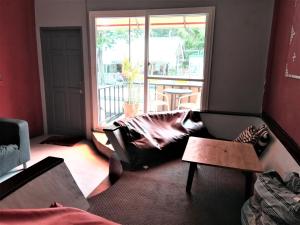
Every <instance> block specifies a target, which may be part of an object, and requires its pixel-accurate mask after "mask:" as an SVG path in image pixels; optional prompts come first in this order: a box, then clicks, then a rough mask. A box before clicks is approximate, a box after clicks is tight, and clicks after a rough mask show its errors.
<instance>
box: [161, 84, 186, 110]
mask: <svg viewBox="0 0 300 225" xmlns="http://www.w3.org/2000/svg"><path fill="white" fill-rule="evenodd" d="M164 93H165V94H170V95H171V107H170V108H171V110H174V109H175V108H176V97H177V95H183V94H191V93H192V90H190V89H181V88H167V89H165V90H164Z"/></svg>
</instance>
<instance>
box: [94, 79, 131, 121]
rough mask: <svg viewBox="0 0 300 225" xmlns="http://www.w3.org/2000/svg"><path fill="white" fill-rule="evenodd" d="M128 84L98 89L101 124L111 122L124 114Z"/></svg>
mask: <svg viewBox="0 0 300 225" xmlns="http://www.w3.org/2000/svg"><path fill="white" fill-rule="evenodd" d="M126 87H127V84H126V83H125V84H117V85H105V86H100V87H99V88H98V105H99V122H100V123H101V122H102V123H103V122H106V123H108V122H110V121H112V120H115V119H117V118H118V117H120V116H121V115H122V114H123V113H124V110H123V102H124V100H125V88H126Z"/></svg>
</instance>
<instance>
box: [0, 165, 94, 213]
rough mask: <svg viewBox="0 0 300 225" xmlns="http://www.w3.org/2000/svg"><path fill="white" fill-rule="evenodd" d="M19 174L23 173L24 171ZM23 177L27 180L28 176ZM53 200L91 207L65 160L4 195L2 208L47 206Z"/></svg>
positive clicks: (86, 207)
mask: <svg viewBox="0 0 300 225" xmlns="http://www.w3.org/2000/svg"><path fill="white" fill-rule="evenodd" d="M33 167H34V166H33ZM27 170H30V167H29V168H28V169H27ZM25 171H26V170H25ZM25 171H24V172H25ZM18 175H22V172H21V173H20V174H18ZM10 179H13V177H12V178H10ZM23 179H24V180H27V178H26V176H24V177H23ZM53 202H58V203H61V204H62V205H64V206H69V207H76V208H80V209H83V210H86V209H88V208H89V204H88V202H87V200H86V199H85V198H84V196H83V194H82V192H81V191H80V189H79V187H78V186H77V184H76V182H75V181H74V179H73V177H72V175H71V173H70V171H69V169H68V168H67V166H66V165H65V163H64V162H62V163H60V164H58V165H56V166H55V167H53V168H51V169H50V170H47V171H46V172H44V173H42V174H39V176H37V177H35V178H34V179H32V180H29V181H28V182H27V183H25V184H24V185H23V186H22V187H20V188H18V189H16V190H14V192H12V193H11V194H9V195H8V196H6V197H4V198H3V199H2V200H1V201H0V208H45V207H46V208H47V207H49V206H50V205H51V203H53Z"/></svg>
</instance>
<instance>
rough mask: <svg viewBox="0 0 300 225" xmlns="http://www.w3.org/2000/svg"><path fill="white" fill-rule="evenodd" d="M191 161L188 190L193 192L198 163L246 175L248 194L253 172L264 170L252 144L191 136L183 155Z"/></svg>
mask: <svg viewBox="0 0 300 225" xmlns="http://www.w3.org/2000/svg"><path fill="white" fill-rule="evenodd" d="M182 160H183V161H186V162H189V163H190V168H189V174H188V179H187V184H186V191H187V192H188V193H190V192H191V187H192V183H193V177H194V173H195V170H196V168H197V164H202V165H209V166H216V167H222V168H230V169H236V170H240V171H243V172H244V173H245V175H246V187H245V188H246V196H249V194H250V191H251V183H252V179H251V178H252V173H253V172H262V171H263V170H262V166H261V163H260V161H259V159H258V157H257V155H256V153H255V150H254V148H253V146H252V145H251V144H243V143H238V142H233V141H222V140H214V139H205V138H197V137H190V138H189V141H188V143H187V146H186V148H185V152H184V154H183V157H182Z"/></svg>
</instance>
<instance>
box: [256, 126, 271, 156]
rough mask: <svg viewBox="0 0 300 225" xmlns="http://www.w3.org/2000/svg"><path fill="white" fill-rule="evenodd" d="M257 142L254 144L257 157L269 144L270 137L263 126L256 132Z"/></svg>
mask: <svg viewBox="0 0 300 225" xmlns="http://www.w3.org/2000/svg"><path fill="white" fill-rule="evenodd" d="M256 137H257V142H256V143H255V144H254V148H255V150H256V153H257V155H261V154H262V153H263V151H264V150H265V149H266V147H267V145H268V144H269V142H270V135H269V130H268V128H267V126H266V125H265V124H264V125H262V126H261V127H260V128H258V129H257V130H256Z"/></svg>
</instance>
